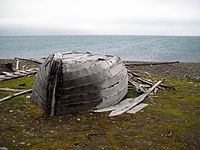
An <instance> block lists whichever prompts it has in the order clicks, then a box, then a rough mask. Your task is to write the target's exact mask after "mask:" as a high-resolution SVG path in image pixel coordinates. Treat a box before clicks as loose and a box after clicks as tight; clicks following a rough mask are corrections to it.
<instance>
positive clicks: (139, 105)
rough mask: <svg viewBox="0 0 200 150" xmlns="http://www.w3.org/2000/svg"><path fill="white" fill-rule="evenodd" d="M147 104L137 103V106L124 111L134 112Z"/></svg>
mask: <svg viewBox="0 0 200 150" xmlns="http://www.w3.org/2000/svg"><path fill="white" fill-rule="evenodd" d="M148 105H149V104H144V103H141V104H138V105H137V106H135V107H133V108H132V109H130V110H128V111H127V112H126V113H129V114H135V113H136V112H138V111H140V110H142V109H143V108H145V107H147V106H148Z"/></svg>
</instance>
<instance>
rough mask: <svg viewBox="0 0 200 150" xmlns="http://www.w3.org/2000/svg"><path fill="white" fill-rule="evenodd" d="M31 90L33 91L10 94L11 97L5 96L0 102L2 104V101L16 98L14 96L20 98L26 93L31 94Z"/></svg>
mask: <svg viewBox="0 0 200 150" xmlns="http://www.w3.org/2000/svg"><path fill="white" fill-rule="evenodd" d="M32 90H33V89H29V90H24V91H21V92H19V93H15V94H12V95H10V96H6V97H4V98H2V99H0V102H3V101H6V100H9V99H11V98H14V97H16V96H20V95H23V94H26V93H29V92H32Z"/></svg>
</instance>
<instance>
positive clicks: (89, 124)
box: [0, 76, 200, 150]
mask: <svg viewBox="0 0 200 150" xmlns="http://www.w3.org/2000/svg"><path fill="white" fill-rule="evenodd" d="M154 79H156V78H154ZM33 82H34V76H31V77H23V78H20V79H15V80H10V81H5V82H0V87H10V88H20V89H29V88H31V87H32V85H33ZM23 83H25V85H24V84H23ZM165 83H166V84H168V85H171V84H173V85H174V86H175V87H176V90H175V91H172V90H159V91H158V93H157V94H156V96H152V97H149V98H147V99H146V100H145V103H148V104H149V106H148V107H146V108H144V110H142V111H140V112H138V113H136V114H126V113H125V114H122V115H120V116H117V117H113V118H109V117H108V113H91V112H82V113H79V114H76V115H65V116H57V117H51V118H45V117H44V116H43V111H42V110H41V109H40V108H39V107H38V106H36V105H34V104H32V102H31V101H30V99H27V98H26V96H27V95H22V96H19V97H15V98H12V99H10V100H8V101H5V102H2V103H0V147H7V148H8V149H11V150H12V149H14V150H17V149H19V150H22V149H34V150H44V149H61V150H62V149H65V150H66V149H91V150H94V149H95V150H96V149H106V150H107V149H110V150H113V149H130V150H132V149H169V150H173V149H200V82H199V81H193V80H187V79H179V78H170V77H168V78H166V81H165ZM19 84H21V85H23V86H19ZM11 93H13V92H5V91H0V98H2V97H4V96H6V95H9V94H11ZM133 95H135V94H134V93H132V91H129V92H128V95H127V97H131V96H133Z"/></svg>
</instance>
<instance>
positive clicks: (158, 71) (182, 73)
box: [0, 59, 200, 79]
mask: <svg viewBox="0 0 200 150" xmlns="http://www.w3.org/2000/svg"><path fill="white" fill-rule="evenodd" d="M6 63H11V64H12V65H13V69H15V66H16V60H14V59H0V64H6ZM154 63H155V62H141V61H140V62H136V61H126V62H125V64H126V66H127V68H128V69H130V70H132V71H134V72H137V73H146V74H148V73H149V74H152V75H153V76H157V77H163V76H170V77H181V78H192V79H200V63H193V62H176V63H172V64H154ZM151 64H152V65H151ZM39 65H40V64H38V63H35V62H32V61H26V60H20V68H21V69H22V66H26V67H27V68H35V67H39Z"/></svg>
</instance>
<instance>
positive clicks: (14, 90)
mask: <svg viewBox="0 0 200 150" xmlns="http://www.w3.org/2000/svg"><path fill="white" fill-rule="evenodd" d="M0 90H1V91H11V92H21V91H24V90H20V89H11V88H0Z"/></svg>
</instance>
